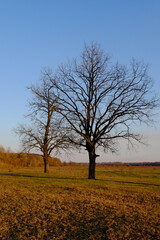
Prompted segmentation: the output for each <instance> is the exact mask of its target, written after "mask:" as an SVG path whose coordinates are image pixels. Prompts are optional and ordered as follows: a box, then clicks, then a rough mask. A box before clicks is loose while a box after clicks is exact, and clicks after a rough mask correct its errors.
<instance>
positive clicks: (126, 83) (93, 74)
mask: <svg viewBox="0 0 160 240" xmlns="http://www.w3.org/2000/svg"><path fill="white" fill-rule="evenodd" d="M50 79H51V80H52V83H53V85H54V86H55V87H56V89H57V96H58V100H57V101H58V104H59V108H57V110H58V109H59V110H58V111H59V113H60V114H61V115H62V116H63V118H64V119H65V120H66V122H67V123H68V125H69V126H70V129H71V130H72V132H73V133H74V134H72V137H70V141H71V142H72V143H74V144H77V145H79V146H80V147H84V148H85V149H86V150H87V152H88V154H89V176H88V178H89V179H95V162H96V158H97V157H98V155H97V154H96V149H97V148H103V149H105V150H111V151H112V152H115V151H116V150H117V148H116V146H117V145H116V144H117V140H119V139H126V140H128V141H129V142H132V140H133V141H134V140H135V141H138V142H140V141H141V136H140V135H139V134H135V131H134V130H135V129H134V125H133V123H136V122H139V123H144V122H145V123H148V121H150V120H151V119H150V117H151V115H152V113H153V110H154V109H155V107H156V106H157V104H158V100H157V99H156V98H155V96H153V95H152V93H151V88H152V82H151V79H150V78H149V76H148V73H147V66H146V65H145V64H143V63H140V62H136V61H135V60H133V61H132V62H131V64H130V66H129V67H128V68H127V67H126V66H122V65H119V64H118V63H117V64H115V65H113V66H112V65H111V63H110V58H109V56H108V55H106V54H105V52H104V51H103V50H101V48H100V47H99V46H98V45H97V44H91V46H85V47H84V51H83V52H82V54H81V57H80V60H79V61H76V60H74V61H73V62H71V63H68V64H66V65H62V66H60V67H59V70H58V71H57V74H56V75H55V76H54V77H52V76H50ZM55 80H56V81H55ZM132 129H133V131H132Z"/></svg>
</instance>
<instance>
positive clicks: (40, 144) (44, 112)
mask: <svg viewBox="0 0 160 240" xmlns="http://www.w3.org/2000/svg"><path fill="white" fill-rule="evenodd" d="M47 76H48V73H46V71H44V72H43V73H42V79H41V82H40V84H39V85H38V86H35V85H32V86H30V87H28V89H29V90H30V91H31V94H32V98H31V100H30V101H29V111H30V113H29V114H28V115H27V116H26V117H27V118H29V119H30V122H31V125H30V126H26V125H24V124H21V125H19V126H18V127H17V128H16V129H15V132H16V134H18V135H19V136H20V138H21V140H22V146H23V151H28V152H30V151H31V150H33V149H34V150H40V151H41V152H42V153H43V160H44V172H45V173H46V172H48V165H49V157H50V155H51V153H52V151H53V150H55V149H56V150H59V149H65V148H66V147H67V148H68V141H67V137H66V131H65V132H64V131H63V128H62V127H61V120H60V118H59V117H58V116H57V113H56V111H55V110H56V107H57V102H56V98H55V96H54V92H53V86H52V85H51V84H50V81H48V77H47Z"/></svg>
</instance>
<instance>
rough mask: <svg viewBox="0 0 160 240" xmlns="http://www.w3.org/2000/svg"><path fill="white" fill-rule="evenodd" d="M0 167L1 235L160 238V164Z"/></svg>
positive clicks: (4, 236)
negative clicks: (91, 173)
mask: <svg viewBox="0 0 160 240" xmlns="http://www.w3.org/2000/svg"><path fill="white" fill-rule="evenodd" d="M41 170H42V169H34V168H32V169H16V170H12V171H9V170H7V169H1V170H0V239H7V240H8V239H9V240H10V239H16V240H18V239H23V240H28V239H38V240H41V239H66V240H69V239H75V240H83V239H95V240H99V239H102V240H103V239H113V240H114V239H115V240H116V239H117V240H119V239H134V240H135V239H139V240H142V239H143V240H149V239H153V240H158V239H160V167H125V166H122V167H114V166H112V167H109V166H107V167H97V168H96V178H97V180H88V179H87V176H88V168H87V167H78V166H75V167H72V166H66V167H53V168H51V172H50V173H47V174H44V173H42V172H41Z"/></svg>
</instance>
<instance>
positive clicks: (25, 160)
mask: <svg viewBox="0 0 160 240" xmlns="http://www.w3.org/2000/svg"><path fill="white" fill-rule="evenodd" d="M43 164H44V163H43V158H42V156H41V155H39V154H31V153H9V152H0V167H1V168H3V167H4V168H5V167H43ZM61 164H62V163H61V160H60V159H59V158H53V157H50V158H49V165H50V166H61Z"/></svg>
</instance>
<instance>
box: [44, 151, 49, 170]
mask: <svg viewBox="0 0 160 240" xmlns="http://www.w3.org/2000/svg"><path fill="white" fill-rule="evenodd" d="M43 160H44V173H47V172H49V170H48V168H49V164H48V156H47V155H45V154H44V155H43Z"/></svg>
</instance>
